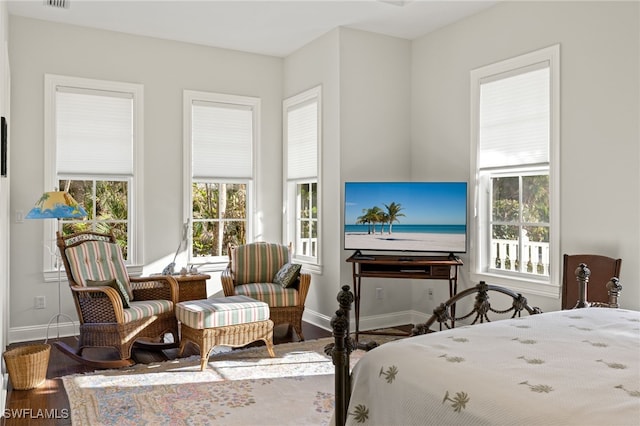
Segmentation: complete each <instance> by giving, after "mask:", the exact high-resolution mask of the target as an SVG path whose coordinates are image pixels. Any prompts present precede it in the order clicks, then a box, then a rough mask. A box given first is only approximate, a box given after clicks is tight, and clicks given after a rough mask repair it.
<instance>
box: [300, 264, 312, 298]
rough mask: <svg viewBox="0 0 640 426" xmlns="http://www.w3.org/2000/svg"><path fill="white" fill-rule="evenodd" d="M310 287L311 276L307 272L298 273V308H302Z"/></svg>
mask: <svg viewBox="0 0 640 426" xmlns="http://www.w3.org/2000/svg"><path fill="white" fill-rule="evenodd" d="M309 287H311V274H310V273H308V272H300V281H299V282H298V297H299V298H300V304H299V305H300V306H304V302H305V300H307V294H308V293H309Z"/></svg>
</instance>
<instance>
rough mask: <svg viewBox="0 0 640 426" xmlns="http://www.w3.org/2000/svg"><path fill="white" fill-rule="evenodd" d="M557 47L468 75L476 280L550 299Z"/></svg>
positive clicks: (555, 258)
mask: <svg viewBox="0 0 640 426" xmlns="http://www.w3.org/2000/svg"><path fill="white" fill-rule="evenodd" d="M558 62H559V47H558V46H552V47H550V48H546V49H542V50H539V51H536V52H533V53H530V54H526V55H523V56H519V57H517V58H513V59H509V60H506V61H502V62H499V63H496V64H492V65H489V66H486V67H483V68H479V69H476V70H473V71H472V72H471V90H472V92H471V98H472V132H473V134H472V149H471V151H472V153H473V160H472V167H473V169H472V173H471V175H472V176H473V177H474V180H475V181H474V186H475V200H474V201H475V203H474V206H475V210H474V215H475V221H474V231H473V241H474V248H475V249H474V250H472V259H471V261H472V273H473V274H475V278H476V280H481V279H486V280H491V281H492V282H497V283H502V284H508V285H509V286H511V287H513V288H518V289H521V290H527V291H533V292H535V293H538V294H543V295H545V294H547V295H557V290H558V283H559V280H558V276H559V275H558V272H559V269H560V268H559V258H560V256H559V254H558V252H559V247H558V242H559V237H558V217H559V214H558V208H559V205H558V188H559V182H558V151H559V143H558V142H559V141H558V139H559V136H558V135H559V132H558V128H559V126H558V117H559V112H558V108H559V101H558V98H559V95H558V93H559V87H558V84H559V69H558V68H559V63H558Z"/></svg>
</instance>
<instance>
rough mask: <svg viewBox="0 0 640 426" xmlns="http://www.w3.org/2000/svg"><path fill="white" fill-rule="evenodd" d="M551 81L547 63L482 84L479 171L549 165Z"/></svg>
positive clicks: (496, 77)
mask: <svg viewBox="0 0 640 426" xmlns="http://www.w3.org/2000/svg"><path fill="white" fill-rule="evenodd" d="M540 66H542V68H540ZM531 68H533V70H532V69H531ZM549 80H550V73H549V65H548V63H544V64H542V65H541V64H537V65H535V66H533V67H530V68H528V69H525V70H520V72H519V73H516V74H515V75H511V76H506V77H505V76H504V75H502V76H494V77H492V78H490V79H487V80H483V81H481V84H480V121H479V131H480V134H479V141H480V150H479V153H478V157H479V158H478V166H479V168H480V169H486V168H492V167H506V166H514V165H533V164H544V163H548V162H549V140H550V127H549V123H550V105H551V104H550V96H551V95H550V83H549Z"/></svg>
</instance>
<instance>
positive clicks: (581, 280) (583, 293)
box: [573, 263, 591, 309]
mask: <svg viewBox="0 0 640 426" xmlns="http://www.w3.org/2000/svg"><path fill="white" fill-rule="evenodd" d="M589 275H591V269H589V268H587V265H586V264H585V263H581V264H580V265H578V268H576V279H577V280H578V302H577V303H576V306H574V307H573V309H578V308H588V307H589V302H587V284H588V283H589Z"/></svg>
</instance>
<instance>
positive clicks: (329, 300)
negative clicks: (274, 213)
mask: <svg viewBox="0 0 640 426" xmlns="http://www.w3.org/2000/svg"><path fill="white" fill-rule="evenodd" d="M339 37H340V31H339V30H338V29H336V30H333V31H330V32H328V33H327V34H325V35H323V36H321V37H319V38H317V39H316V40H314V41H313V42H311V43H309V44H307V45H306V46H304V47H303V48H301V49H299V50H298V51H296V52H294V53H293V54H291V55H290V56H288V57H287V58H285V60H284V79H283V80H284V92H283V94H284V96H283V98H288V97H290V96H293V95H296V94H298V93H300V92H303V91H305V90H308V89H310V88H312V87H316V86H318V85H321V86H322V95H321V96H322V129H321V133H322V139H323V141H322V151H321V158H320V162H321V164H320V169H319V170H320V173H321V176H322V177H321V179H322V180H323V184H322V187H321V188H320V191H321V199H320V202H321V203H322V205H321V215H322V216H321V221H322V228H321V230H320V232H321V236H322V243H321V244H322V245H321V247H320V251H321V261H322V265H323V266H322V272H321V273H314V274H313V275H312V277H311V287H310V288H309V294H308V296H307V300H306V307H305V313H304V319H305V321H310V322H313V323H316V324H323V325H325V326H326V325H327V322H328V320H329V319H330V316H331V314H330V312H331V309H333V310H335V309H336V308H335V296H336V294H337V292H338V289H339V284H340V277H339V270H340V266H339V261H340V257H339V254H338V251H337V250H336V249H335V247H337V245H338V244H339V228H338V226H339V221H340V217H339V214H338V213H339V207H340V188H339V181H340V173H339V170H340V68H339V66H340V61H339Z"/></svg>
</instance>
